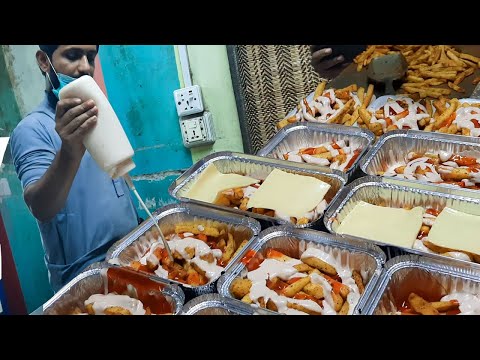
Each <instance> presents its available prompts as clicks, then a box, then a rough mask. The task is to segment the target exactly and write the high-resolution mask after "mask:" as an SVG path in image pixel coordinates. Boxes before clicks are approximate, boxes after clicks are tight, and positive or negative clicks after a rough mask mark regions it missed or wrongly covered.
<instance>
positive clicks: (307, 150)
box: [302, 147, 315, 155]
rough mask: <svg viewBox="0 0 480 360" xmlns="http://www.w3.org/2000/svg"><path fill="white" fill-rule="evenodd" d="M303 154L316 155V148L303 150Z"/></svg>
mask: <svg viewBox="0 0 480 360" xmlns="http://www.w3.org/2000/svg"><path fill="white" fill-rule="evenodd" d="M302 154H306V155H314V154H315V148H313V147H311V148H306V149H303V150H302Z"/></svg>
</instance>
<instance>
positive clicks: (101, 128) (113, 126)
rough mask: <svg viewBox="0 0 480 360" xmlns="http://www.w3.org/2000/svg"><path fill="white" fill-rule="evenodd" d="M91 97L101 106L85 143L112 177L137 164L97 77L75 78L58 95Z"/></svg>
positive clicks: (116, 176) (86, 98)
mask: <svg viewBox="0 0 480 360" xmlns="http://www.w3.org/2000/svg"><path fill="white" fill-rule="evenodd" d="M72 97H75V98H79V99H81V100H82V101H86V100H89V99H92V100H93V101H94V102H95V105H96V106H97V108H98V114H97V124H96V125H95V126H94V127H93V129H92V130H90V132H89V133H88V134H87V135H86V136H85V139H84V141H83V144H84V145H85V147H86V148H87V150H88V152H89V153H90V155H91V156H92V157H93V159H94V160H95V161H96V162H97V164H98V166H100V167H101V168H102V169H103V170H104V171H105V172H107V173H108V174H109V175H110V176H111V177H112V178H113V179H116V178H118V177H120V176H123V175H126V174H127V173H128V172H129V171H130V170H132V169H133V168H135V163H134V162H133V160H132V157H133V154H134V151H133V148H132V145H131V144H130V141H129V140H128V138H127V135H126V134H125V131H124V130H123V127H122V125H121V124H120V121H119V120H118V117H117V115H116V114H115V111H114V110H113V108H112V105H110V102H109V101H108V99H107V97H106V96H105V94H104V93H103V92H102V90H101V89H100V87H99V86H98V84H97V83H96V82H95V80H94V79H93V78H92V77H91V76H88V75H84V76H81V77H80V78H78V79H76V80H74V81H72V82H71V83H69V84H68V85H66V86H65V87H63V88H62V89H61V90H60V93H59V98H60V100H61V99H64V98H72Z"/></svg>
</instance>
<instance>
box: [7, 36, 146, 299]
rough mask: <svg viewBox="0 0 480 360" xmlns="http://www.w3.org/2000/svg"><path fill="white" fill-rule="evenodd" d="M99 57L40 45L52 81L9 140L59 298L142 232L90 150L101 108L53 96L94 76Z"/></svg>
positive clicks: (78, 48)
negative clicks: (70, 81)
mask: <svg viewBox="0 0 480 360" xmlns="http://www.w3.org/2000/svg"><path fill="white" fill-rule="evenodd" d="M97 51H98V45H40V50H39V51H37V53H36V59H37V63H38V65H39V67H40V70H41V71H42V74H43V75H44V76H45V77H46V80H47V81H46V84H47V89H46V91H45V98H44V100H43V101H42V102H41V104H40V105H39V106H38V107H37V108H36V109H35V110H33V111H32V112H31V113H29V114H28V115H27V116H26V117H25V118H24V119H23V120H22V121H21V122H20V123H19V124H18V125H17V127H16V128H15V130H14V131H13V133H12V135H11V139H10V147H11V152H12V158H13V161H14V165H15V169H16V172H17V175H18V177H19V179H20V181H21V183H22V186H23V189H24V199H25V202H26V204H27V206H28V207H29V209H30V211H31V212H32V214H33V215H34V216H35V218H36V220H37V223H38V227H39V230H40V234H41V238H42V244H43V248H44V250H45V263H46V265H47V269H48V272H49V279H50V284H51V286H52V288H53V290H54V291H55V292H56V291H58V290H59V289H60V288H61V287H62V286H63V285H65V284H66V283H67V282H68V281H70V280H71V279H73V278H74V277H75V276H76V275H78V274H79V273H80V272H81V271H82V270H83V269H84V268H85V267H86V266H88V265H89V264H91V263H93V262H96V261H102V260H104V259H105V254H106V251H107V250H108V248H109V247H110V246H111V245H112V244H113V243H114V242H115V241H116V240H118V239H121V238H122V237H124V236H125V235H126V234H128V233H129V232H130V231H132V230H133V229H134V228H135V227H136V226H137V225H138V217H137V212H136V209H135V206H134V204H133V202H132V199H131V195H130V191H129V188H128V186H127V184H126V183H125V181H124V180H123V179H117V180H112V179H111V178H110V177H109V176H108V175H107V173H105V172H104V171H102V170H101V169H100V167H99V166H98V165H97V164H96V162H95V161H94V160H93V158H92V157H91V156H90V154H89V153H88V151H86V149H85V147H84V145H83V139H84V137H85V135H86V134H88V132H89V131H90V130H91V129H92V128H93V127H94V126H95V124H96V121H97V118H96V114H97V108H96V106H95V103H94V102H93V100H88V101H85V102H82V101H81V100H80V99H75V98H68V99H62V100H60V101H59V100H58V98H57V97H56V95H55V93H57V94H58V92H57V91H55V93H54V92H53V90H59V88H60V87H61V83H62V81H61V79H62V78H65V75H66V78H68V76H70V77H73V78H78V77H80V76H82V75H90V76H93V73H94V69H95V57H96V55H97ZM52 67H53V68H52ZM57 74H58V75H57Z"/></svg>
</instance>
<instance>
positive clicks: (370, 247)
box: [217, 226, 386, 315]
mask: <svg viewBox="0 0 480 360" xmlns="http://www.w3.org/2000/svg"><path fill="white" fill-rule="evenodd" d="M306 234H310V235H311V236H314V235H317V236H318V238H317V239H305V237H307V236H305V235H306ZM302 235H304V238H302ZM283 236H287V237H293V238H296V239H298V240H299V241H301V240H304V241H310V242H313V243H316V244H321V245H326V246H331V247H335V248H340V249H342V250H346V251H349V252H350V253H354V252H360V253H364V254H366V255H367V256H370V257H371V258H373V260H374V261H375V265H376V268H375V270H374V271H373V273H372V276H371V278H370V280H369V282H368V284H367V285H366V287H365V292H364V293H363V294H362V295H361V296H360V300H359V302H358V303H357V305H356V306H355V309H354V311H353V315H359V314H361V311H362V309H363V308H364V307H365V306H367V304H368V299H369V298H370V297H371V294H372V292H373V291H374V289H375V287H376V284H377V282H378V280H379V277H380V274H381V272H382V269H383V267H384V264H385V261H386V255H385V253H384V252H383V251H382V250H381V249H380V248H379V247H378V246H376V245H374V244H369V243H367V242H365V241H364V240H362V239H360V238H352V237H343V236H338V235H335V234H329V233H326V232H323V231H318V230H312V229H298V228H294V227H292V226H272V227H270V228H267V229H265V230H263V231H262V232H261V233H260V235H259V236H258V237H257V238H256V239H255V240H254V241H253V242H252V243H250V244H248V245H247V246H245V247H244V248H243V249H242V252H241V253H240V254H239V257H238V258H237V260H236V261H235V264H234V266H232V267H231V268H230V269H229V271H226V272H225V273H224V274H222V276H221V277H220V278H219V279H218V282H217V291H218V293H219V294H220V295H222V296H224V297H229V298H232V299H233V297H232V295H231V294H230V292H229V291H228V289H226V286H225V284H226V283H231V280H229V278H230V277H231V276H232V274H233V273H239V272H240V271H242V270H243V269H244V268H245V265H244V264H242V263H241V262H239V259H241V258H242V257H243V256H244V254H245V253H246V252H247V251H249V250H254V251H258V250H259V249H260V248H261V247H262V246H263V245H264V243H266V242H267V241H269V240H271V239H273V238H275V237H283ZM325 240H326V241H325ZM263 310H265V311H267V312H270V313H275V314H276V312H274V311H271V310H268V309H263Z"/></svg>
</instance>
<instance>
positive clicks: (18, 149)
mask: <svg viewBox="0 0 480 360" xmlns="http://www.w3.org/2000/svg"><path fill="white" fill-rule="evenodd" d="M97 111H98V110H97V108H96V106H95V104H94V102H93V101H92V100H88V101H86V102H84V103H81V100H80V99H64V100H60V101H59V102H58V104H57V110H56V120H55V121H56V126H55V130H56V131H57V133H58V134H59V136H60V138H61V140H62V146H61V148H60V150H59V151H58V152H56V153H55V149H53V147H52V146H51V144H49V143H48V141H45V137H42V134H39V133H38V131H37V130H36V129H34V128H32V127H28V126H26V127H23V128H21V129H19V130H18V132H14V134H13V135H12V137H13V139H12V155H13V158H14V163H15V167H16V169H17V173H18V175H19V178H20V180H21V181H22V185H23V186H24V189H25V190H24V198H25V202H26V203H27V205H28V207H29V208H30V211H31V212H32V214H33V215H34V216H35V217H36V218H37V219H38V220H40V221H44V222H45V221H48V220H51V219H52V218H53V217H54V216H55V215H56V214H57V213H58V212H59V211H60V209H61V208H62V207H63V206H64V205H65V201H66V200H67V197H68V193H69V192H70V188H71V186H72V183H73V180H74V179H75V175H76V173H77V170H78V167H79V166H80V162H81V160H82V157H83V155H84V153H85V147H84V145H83V139H84V137H85V135H86V134H87V133H88V131H89V130H90V129H91V128H93V126H94V125H95V124H96V120H97V119H96V115H97ZM52 158H53V159H52Z"/></svg>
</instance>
